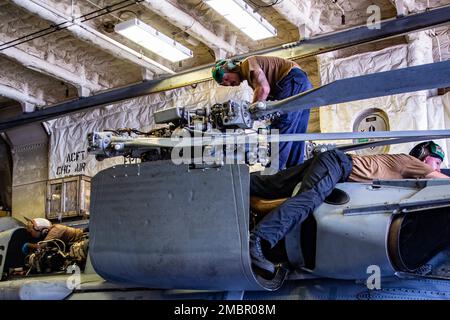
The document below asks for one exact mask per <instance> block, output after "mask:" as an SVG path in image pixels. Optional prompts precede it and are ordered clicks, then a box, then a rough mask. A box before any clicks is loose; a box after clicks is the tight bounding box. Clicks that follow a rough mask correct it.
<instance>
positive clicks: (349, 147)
mask: <svg viewBox="0 0 450 320" xmlns="http://www.w3.org/2000/svg"><path fill="white" fill-rule="evenodd" d="M443 138H445V137H443V136H439V135H436V136H421V137H405V138H394V139H387V140H377V141H369V142H362V143H356V144H346V145H341V146H338V147H336V149H339V150H341V151H344V152H348V151H354V150H359V149H366V148H375V147H380V146H388V145H392V144H401V143H407V142H416V141H425V140H435V139H443Z"/></svg>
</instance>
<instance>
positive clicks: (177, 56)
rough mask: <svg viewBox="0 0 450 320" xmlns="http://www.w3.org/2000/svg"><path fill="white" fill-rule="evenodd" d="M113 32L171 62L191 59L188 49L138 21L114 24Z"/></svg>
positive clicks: (190, 52) (191, 55)
mask: <svg viewBox="0 0 450 320" xmlns="http://www.w3.org/2000/svg"><path fill="white" fill-rule="evenodd" d="M114 30H115V31H116V32H117V33H119V34H120V35H122V36H124V37H126V38H128V39H129V40H131V41H133V42H135V43H137V44H138V45H140V46H142V47H144V48H146V49H148V50H150V51H152V52H154V53H156V54H157V55H159V56H161V57H163V58H164V59H167V60H169V61H171V62H177V61H181V60H185V59H188V58H192V57H193V54H192V51H191V50H190V49H189V48H186V47H185V46H183V45H182V44H181V43H179V42H177V41H175V40H173V39H171V38H169V37H168V36H166V35H164V34H162V33H161V32H159V31H158V30H156V29H155V28H153V27H151V26H149V25H148V24H146V23H144V22H142V21H141V20H139V19H136V18H134V19H132V20H128V21H124V22H121V23H119V24H116V26H115V27H114Z"/></svg>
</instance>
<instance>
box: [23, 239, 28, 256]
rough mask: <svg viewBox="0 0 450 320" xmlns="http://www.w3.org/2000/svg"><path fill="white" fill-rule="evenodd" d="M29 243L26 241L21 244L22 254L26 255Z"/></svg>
mask: <svg viewBox="0 0 450 320" xmlns="http://www.w3.org/2000/svg"><path fill="white" fill-rule="evenodd" d="M29 245H30V244H29V243H28V242H27V243H24V244H23V246H22V252H23V254H24V255H27V254H29V253H30V247H29Z"/></svg>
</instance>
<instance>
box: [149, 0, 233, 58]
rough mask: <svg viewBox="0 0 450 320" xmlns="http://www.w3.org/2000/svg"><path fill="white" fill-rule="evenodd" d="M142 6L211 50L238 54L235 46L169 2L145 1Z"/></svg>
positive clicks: (164, 0) (160, 0)
mask: <svg viewBox="0 0 450 320" xmlns="http://www.w3.org/2000/svg"><path fill="white" fill-rule="evenodd" d="M141 4H142V5H144V6H145V7H146V8H148V9H150V10H151V11H153V12H155V13H156V14H158V15H160V16H162V17H163V18H164V19H166V20H168V21H170V23H171V24H173V25H175V26H177V27H178V28H180V29H182V30H183V31H185V32H186V33H188V34H190V35H191V36H192V37H194V38H196V39H198V40H200V41H201V42H203V43H204V44H205V45H207V46H208V47H210V48H211V49H222V50H225V51H227V52H229V53H231V54H235V53H236V49H235V47H234V46H232V45H231V44H230V43H228V42H226V41H225V40H224V39H223V38H221V37H218V36H217V35H215V34H214V33H213V32H211V31H210V30H208V29H207V28H205V27H204V26H203V25H202V24H200V22H199V21H198V20H197V19H196V18H194V17H192V16H191V15H189V14H187V13H186V12H184V11H182V10H180V9H179V8H177V7H176V6H174V5H173V4H171V3H170V2H168V1H167V0H145V1H144V2H142V3H141Z"/></svg>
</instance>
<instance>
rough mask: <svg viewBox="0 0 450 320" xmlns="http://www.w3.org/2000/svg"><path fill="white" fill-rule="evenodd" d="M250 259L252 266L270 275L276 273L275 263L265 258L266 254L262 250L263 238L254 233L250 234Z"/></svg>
mask: <svg viewBox="0 0 450 320" xmlns="http://www.w3.org/2000/svg"><path fill="white" fill-rule="evenodd" d="M250 257H251V259H252V264H254V265H255V266H257V267H258V268H260V269H263V270H265V271H268V272H270V273H274V272H275V266H274V265H273V263H272V262H270V261H269V260H267V259H266V257H264V253H263V251H262V248H261V238H260V237H258V236H257V235H255V234H254V233H250Z"/></svg>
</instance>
